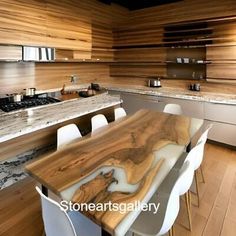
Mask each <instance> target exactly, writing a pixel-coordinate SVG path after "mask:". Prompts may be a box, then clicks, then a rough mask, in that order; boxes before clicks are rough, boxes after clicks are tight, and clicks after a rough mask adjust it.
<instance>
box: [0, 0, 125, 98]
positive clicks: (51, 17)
mask: <svg viewBox="0 0 236 236" xmlns="http://www.w3.org/2000/svg"><path fill="white" fill-rule="evenodd" d="M54 5H55V6H54ZM46 7H47V8H48V9H50V12H49V14H48V15H47V14H46V13H47V12H46ZM127 14H128V10H126V9H125V8H123V7H121V6H119V5H115V4H112V5H111V6H110V5H106V4H103V3H101V2H99V1H97V0H80V1H77V0H63V1H56V0H43V1H37V0H27V1H26V0H21V1H16V0H9V1H1V4H0V33H1V38H0V43H12V44H17V45H18V44H29V45H46V41H47V42H48V44H50V45H51V46H52V45H57V46H58V47H59V48H64V49H66V50H64V51H61V52H60V53H59V58H63V57H65V56H67V57H68V58H69V59H72V58H77V59H83V58H84V59H88V58H91V56H92V59H97V58H99V59H100V60H112V59H113V51H112V50H110V49H111V48H112V44H113V39H112V38H113V34H112V28H113V27H117V25H120V24H122V22H123V21H124V20H125V19H126V18H127ZM47 17H48V18H47ZM50 25H51V29H50V30H48V33H49V34H50V35H51V37H46V28H47V26H50ZM68 25H69V26H68ZM54 26H55V27H54ZM26 28H27V30H26ZM91 34H92V36H91ZM89 35H90V36H91V38H89V37H90V36H89ZM72 36H73V37H74V38H75V39H77V40H70V38H71V37H72ZM88 38H89V39H88ZM86 40H87V41H86ZM74 41H77V42H78V43H79V44H78V46H77V44H76V45H75V42H74ZM81 45H83V47H81ZM92 47H93V49H92V55H91V48H92ZM73 48H74V49H75V50H74V52H72V51H71V49H73ZM89 50H90V51H89ZM71 74H77V75H78V77H79V78H80V82H81V83H83V82H92V81H98V80H99V81H106V82H109V65H108V64H102V63H100V62H99V63H97V64H96V63H94V62H93V63H89V64H84V63H36V64H34V63H23V62H21V63H5V62H2V63H0V94H6V93H12V92H17V91H19V92H20V91H21V90H22V89H23V88H26V87H31V86H33V87H34V86H36V87H37V88H38V89H52V88H58V87H62V84H63V83H69V81H70V80H69V77H70V75H71Z"/></svg>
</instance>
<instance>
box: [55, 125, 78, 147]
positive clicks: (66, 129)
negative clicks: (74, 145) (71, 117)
mask: <svg viewBox="0 0 236 236" xmlns="http://www.w3.org/2000/svg"><path fill="white" fill-rule="evenodd" d="M80 137H82V135H81V133H80V131H79V129H78V127H77V126H76V125H75V124H69V125H66V126H63V127H61V128H59V129H58V130H57V148H60V147H62V146H63V145H66V144H68V143H70V142H72V141H73V140H75V139H77V138H80Z"/></svg>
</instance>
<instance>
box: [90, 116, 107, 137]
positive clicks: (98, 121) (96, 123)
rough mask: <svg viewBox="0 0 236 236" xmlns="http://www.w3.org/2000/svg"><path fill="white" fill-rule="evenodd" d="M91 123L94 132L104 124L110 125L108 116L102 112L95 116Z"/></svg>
mask: <svg viewBox="0 0 236 236" xmlns="http://www.w3.org/2000/svg"><path fill="white" fill-rule="evenodd" d="M91 123H92V133H93V132H94V131H95V130H97V129H99V128H101V127H103V126H106V125H108V122H107V119H106V117H105V116H104V115H102V114H98V115H95V116H93V117H92V119H91Z"/></svg>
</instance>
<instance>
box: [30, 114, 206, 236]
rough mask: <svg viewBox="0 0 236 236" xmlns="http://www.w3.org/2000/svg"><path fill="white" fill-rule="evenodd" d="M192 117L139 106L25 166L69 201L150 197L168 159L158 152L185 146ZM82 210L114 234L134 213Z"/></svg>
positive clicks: (101, 200) (126, 200)
mask: <svg viewBox="0 0 236 236" xmlns="http://www.w3.org/2000/svg"><path fill="white" fill-rule="evenodd" d="M196 120H197V119H196ZM191 122H192V121H191V118H189V117H184V116H176V115H170V114H166V113H161V112H155V111H149V110H140V111H138V112H136V113H135V114H133V115H131V116H127V117H126V118H124V119H122V120H121V121H116V122H113V123H111V124H109V125H108V126H107V127H106V128H104V129H103V130H101V132H98V133H97V134H94V135H92V136H91V137H85V138H82V139H81V140H78V141H77V142H73V143H72V144H70V145H68V146H67V147H66V148H64V149H62V150H60V151H57V152H55V153H53V154H51V155H49V156H47V157H45V158H42V159H40V160H38V161H34V162H33V163H31V164H29V165H27V166H26V170H27V171H28V173H29V174H30V175H31V176H33V177H34V178H35V179H36V180H38V182H40V183H41V184H42V185H44V186H45V187H46V188H48V189H49V190H51V191H53V192H54V193H55V194H57V195H58V196H60V197H61V198H62V199H65V200H68V201H70V200H71V201H72V202H76V203H89V202H93V203H107V202H110V201H111V202H112V203H134V202H135V201H140V202H146V201H147V198H146V196H147V195H148V194H149V192H150V191H152V192H153V191H155V189H153V186H155V181H157V180H156V176H157V175H158V172H160V171H161V169H162V165H163V163H164V162H166V161H168V160H166V159H165V160H164V159H159V160H156V159H155V155H154V153H155V152H156V151H158V150H160V149H162V148H163V147H165V146H166V145H170V144H173V145H176V146H179V147H181V148H182V149H184V147H185V146H186V145H187V144H188V143H189V142H190V137H191V135H190V133H191V132H190V126H191ZM201 124H202V123H201ZM182 149H181V150H182ZM173 154H174V153H171V152H170V153H169V154H168V155H170V156H171V155H173ZM152 194H153V193H152ZM83 213H84V214H86V215H87V216H88V217H89V218H91V219H92V220H93V221H95V222H96V223H97V224H99V225H101V227H102V228H103V229H105V230H106V231H107V232H109V233H110V234H115V233H114V232H115V229H116V227H117V226H118V225H119V224H120V223H123V222H124V220H125V218H126V216H127V215H129V212H126V213H125V214H122V213H120V212H118V211H108V210H107V211H103V212H101V211H93V212H83Z"/></svg>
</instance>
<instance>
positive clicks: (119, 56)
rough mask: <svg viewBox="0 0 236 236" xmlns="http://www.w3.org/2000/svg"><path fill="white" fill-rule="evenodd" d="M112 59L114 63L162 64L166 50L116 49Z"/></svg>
mask: <svg viewBox="0 0 236 236" xmlns="http://www.w3.org/2000/svg"><path fill="white" fill-rule="evenodd" d="M114 57H115V60H116V61H130V62H132V61H133V62H134V61H142V62H154V61H155V62H164V61H166V48H130V49H117V50H116V51H115V52H114Z"/></svg>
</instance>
